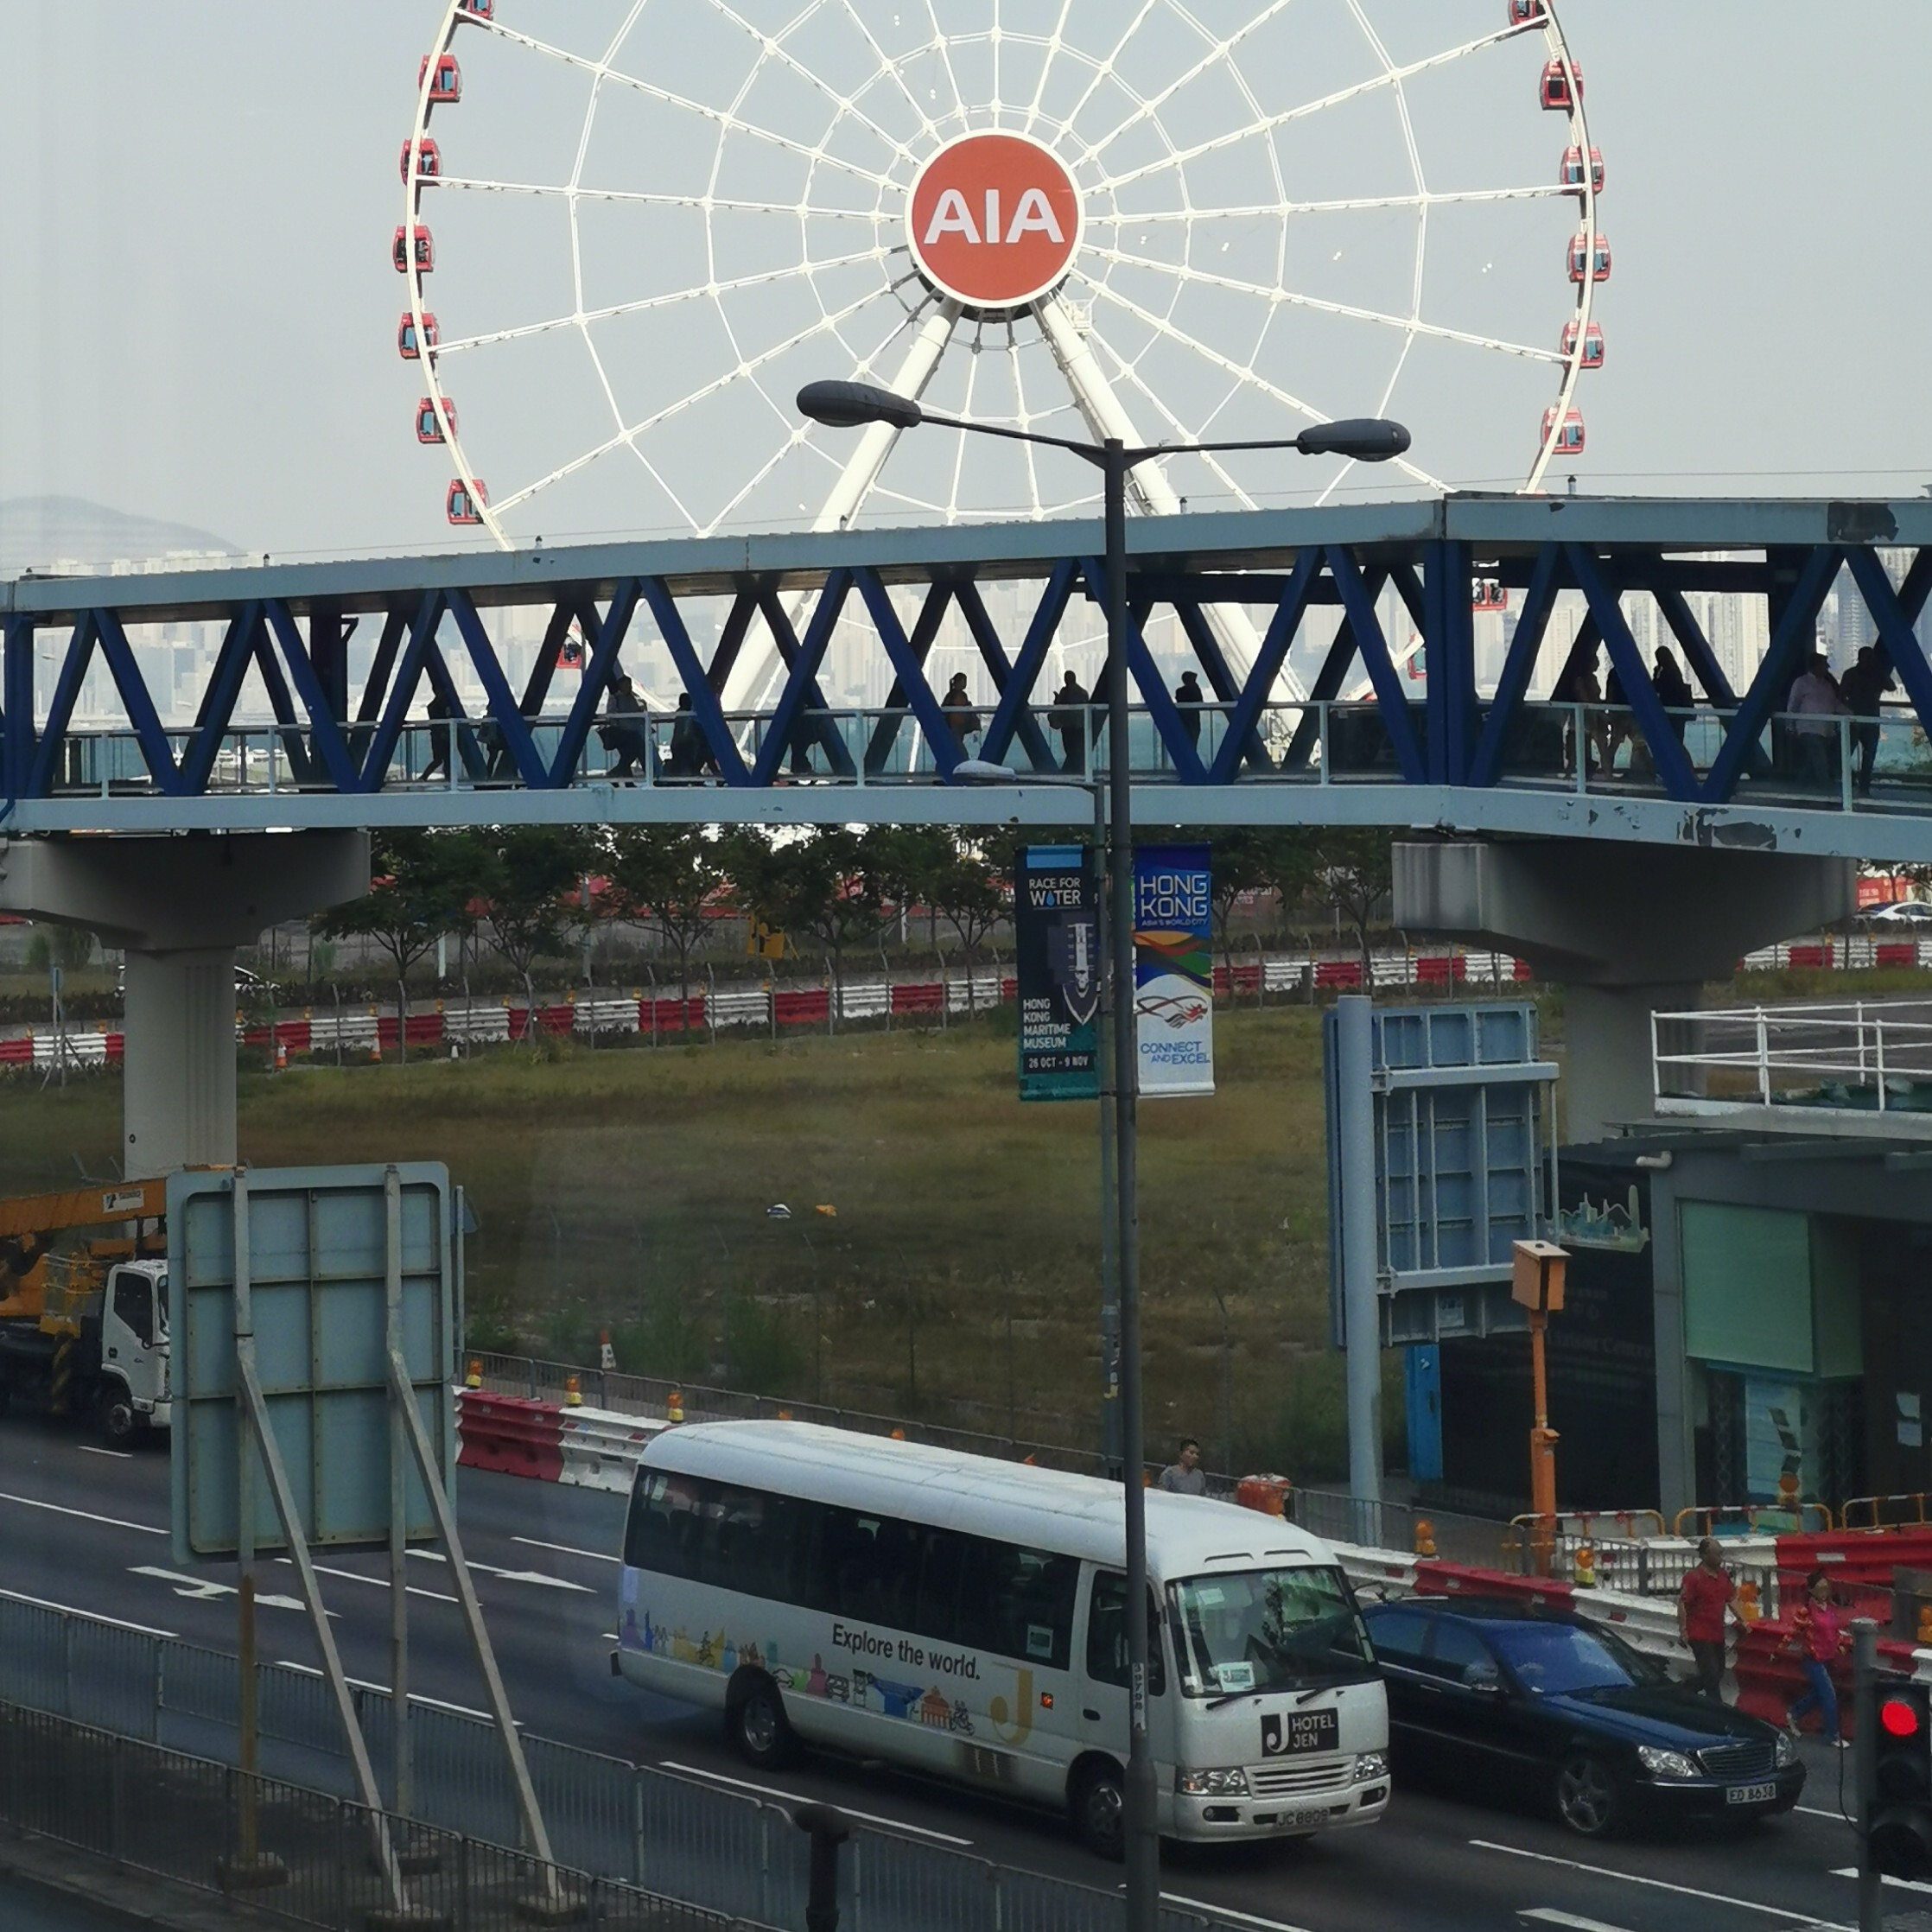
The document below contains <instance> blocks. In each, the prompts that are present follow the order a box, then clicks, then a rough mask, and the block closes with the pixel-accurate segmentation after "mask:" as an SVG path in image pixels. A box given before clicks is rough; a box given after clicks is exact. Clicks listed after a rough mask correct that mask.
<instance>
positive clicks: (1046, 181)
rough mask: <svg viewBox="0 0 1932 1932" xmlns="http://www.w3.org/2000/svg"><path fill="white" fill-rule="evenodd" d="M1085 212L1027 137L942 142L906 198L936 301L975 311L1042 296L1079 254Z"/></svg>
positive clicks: (1003, 308)
mask: <svg viewBox="0 0 1932 1932" xmlns="http://www.w3.org/2000/svg"><path fill="white" fill-rule="evenodd" d="M1085 226H1086V211H1085V208H1084V206H1083V204H1082V200H1081V195H1080V190H1079V188H1078V187H1077V186H1076V185H1075V183H1074V180H1073V176H1072V175H1071V173H1070V172H1069V171H1068V169H1067V167H1066V164H1065V162H1063V161H1062V160H1061V159H1060V158H1059V156H1058V155H1056V154H1055V153H1054V152H1053V150H1052V149H1051V148H1049V147H1047V146H1046V145H1045V143H1044V142H1039V141H1036V140H1033V138H1031V137H1028V136H1026V135H1021V134H1005V133H979V134H968V135H963V136H962V137H960V138H959V139H957V140H956V141H949V142H948V143H946V144H945V145H944V147H942V148H940V149H938V150H937V152H936V153H934V154H933V155H932V156H931V157H930V158H929V159H928V160H927V161H926V162H925V165H924V166H923V167H922V168H920V169H919V171H918V175H915V176H914V177H913V181H912V193H911V194H910V195H909V196H908V197H907V200H906V235H907V239H908V240H909V242H910V243H911V245H912V259H913V261H914V263H915V264H918V270H919V272H920V274H921V275H922V276H925V280H926V282H927V283H928V284H929V285H930V286H931V288H932V289H934V290H935V291H936V292H937V294H939V295H941V296H947V297H950V299H951V300H952V301H954V302H960V303H962V304H963V306H964V307H965V308H969V309H970V310H973V311H975V312H976V313H978V314H980V315H1002V314H1009V313H1011V312H1013V311H1014V310H1016V309H1021V308H1026V306H1027V304H1028V303H1030V302H1038V301H1039V298H1040V297H1041V296H1045V295H1048V294H1050V293H1051V292H1052V290H1053V289H1056V288H1058V286H1059V284H1060V283H1061V282H1062V281H1064V280H1065V276H1066V273H1067V270H1069V269H1070V268H1071V266H1072V265H1073V260H1074V257H1076V256H1077V254H1078V253H1079V251H1080V242H1081V238H1082V235H1083V233H1084V230H1085Z"/></svg>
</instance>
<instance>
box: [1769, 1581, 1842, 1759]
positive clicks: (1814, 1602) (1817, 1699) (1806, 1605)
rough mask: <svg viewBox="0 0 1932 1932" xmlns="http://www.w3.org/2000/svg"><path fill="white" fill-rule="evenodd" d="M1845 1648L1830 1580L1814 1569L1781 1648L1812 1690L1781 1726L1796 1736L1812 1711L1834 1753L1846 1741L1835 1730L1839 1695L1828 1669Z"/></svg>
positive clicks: (1840, 1749) (1821, 1732)
mask: <svg viewBox="0 0 1932 1932" xmlns="http://www.w3.org/2000/svg"><path fill="white" fill-rule="evenodd" d="M1844 1647H1845V1624H1844V1621H1843V1619H1842V1618H1841V1617H1840V1616H1839V1613H1838V1607H1837V1605H1834V1604H1833V1602H1832V1585H1831V1579H1830V1578H1829V1577H1828V1576H1827V1575H1826V1573H1824V1572H1823V1571H1822V1570H1814V1571H1813V1572H1812V1573H1811V1574H1810V1575H1809V1576H1808V1577H1807V1578H1806V1579H1805V1585H1804V1601H1803V1602H1802V1604H1800V1605H1798V1610H1797V1614H1796V1615H1795V1617H1793V1618H1792V1619H1791V1635H1790V1637H1789V1640H1788V1641H1787V1642H1786V1643H1785V1645H1784V1648H1785V1649H1787V1650H1789V1651H1795V1653H1796V1655H1797V1656H1798V1658H1799V1660H1800V1662H1802V1664H1803V1665H1804V1672H1805V1675H1806V1676H1807V1677H1808V1678H1809V1679H1810V1680H1811V1688H1810V1689H1809V1690H1808V1691H1807V1692H1806V1693H1805V1694H1804V1695H1803V1696H1802V1697H1801V1698H1799V1699H1798V1700H1797V1701H1796V1702H1795V1704H1793V1705H1792V1706H1791V1710H1790V1713H1789V1716H1787V1717H1786V1719H1785V1720H1784V1727H1785V1729H1786V1730H1787V1731H1789V1732H1790V1733H1791V1735H1792V1736H1793V1737H1794V1738H1795V1737H1796V1736H1797V1735H1798V1727H1799V1725H1801V1724H1802V1722H1803V1721H1804V1719H1806V1718H1807V1717H1808V1716H1809V1715H1810V1714H1811V1713H1812V1712H1814V1711H1815V1712H1817V1713H1818V1718H1819V1726H1818V1727H1819V1732H1820V1734H1821V1736H1822V1737H1823V1738H1825V1740H1826V1741H1827V1743H1828V1744H1830V1745H1831V1746H1832V1747H1833V1750H1836V1751H1843V1750H1844V1749H1845V1739H1844V1738H1843V1737H1842V1736H1841V1735H1840V1732H1839V1728H1838V1692H1837V1690H1836V1689H1835V1688H1834V1687H1833V1684H1832V1671H1831V1666H1832V1659H1833V1657H1835V1656H1837V1655H1838V1653H1839V1652H1840V1650H1841V1649H1844Z"/></svg>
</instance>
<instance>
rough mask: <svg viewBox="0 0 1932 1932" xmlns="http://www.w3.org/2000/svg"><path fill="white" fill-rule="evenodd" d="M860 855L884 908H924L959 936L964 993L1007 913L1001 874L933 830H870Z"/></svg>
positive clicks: (951, 836) (954, 838)
mask: <svg viewBox="0 0 1932 1932" xmlns="http://www.w3.org/2000/svg"><path fill="white" fill-rule="evenodd" d="M864 850H865V863H866V867H867V870H868V871H869V872H870V873H871V874H873V876H874V878H876V879H877V880H878V881H879V885H880V891H881V893H882V895H883V899H884V902H885V903H886V904H887V905H888V906H893V907H894V908H897V909H899V910H906V909H909V908H911V907H912V906H918V905H924V906H927V907H929V908H930V909H931V912H933V913H934V914H936V915H937V918H942V919H944V921H945V922H946V924H947V925H950V927H951V928H952V929H953V931H954V932H955V933H956V934H957V935H958V938H959V944H960V950H962V951H963V953H964V954H965V955H966V962H967V967H968V980H967V985H968V988H969V992H970V988H971V984H972V981H971V976H970V974H971V966H972V961H973V955H974V953H975V952H976V950H977V949H978V947H979V944H980V943H981V941H982V940H983V939H984V938H985V937H986V936H987V934H988V932H990V931H992V930H993V928H994V927H995V926H996V925H998V924H999V923H1000V921H1001V919H1003V918H1006V917H1007V912H1008V906H1007V893H1006V892H1005V891H1004V889H1003V888H1002V887H1001V877H1000V874H998V873H997V872H996V871H995V869H994V867H992V866H991V865H990V864H989V863H988V861H987V859H986V857H985V855H984V854H983V853H982V852H981V851H980V850H979V848H977V847H976V846H973V845H969V844H968V843H967V842H965V841H964V840H963V839H962V838H961V837H960V836H959V835H958V834H957V833H956V832H954V831H951V830H949V829H946V828H944V827H942V826H937V825H879V826H875V827H874V829H872V830H871V831H869V832H867V834H866V836H865V840H864Z"/></svg>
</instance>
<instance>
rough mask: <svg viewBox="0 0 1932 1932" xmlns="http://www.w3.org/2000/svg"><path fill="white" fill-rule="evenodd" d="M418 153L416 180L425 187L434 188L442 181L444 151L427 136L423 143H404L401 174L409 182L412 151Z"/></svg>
mask: <svg viewBox="0 0 1932 1932" xmlns="http://www.w3.org/2000/svg"><path fill="white" fill-rule="evenodd" d="M410 149H415V151H416V181H418V182H419V183H420V184H421V185H422V186H423V187H435V185H436V183H437V182H438V181H441V180H442V149H439V148H438V147H437V146H436V144H435V142H434V141H431V140H430V139H429V138H428V137H427V136H425V137H424V138H423V140H421V141H405V142H404V143H403V159H402V162H401V169H400V171H401V174H402V177H403V179H404V181H408V180H409V178H410Z"/></svg>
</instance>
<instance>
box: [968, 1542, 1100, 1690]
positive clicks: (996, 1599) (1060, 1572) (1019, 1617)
mask: <svg viewBox="0 0 1932 1932" xmlns="http://www.w3.org/2000/svg"><path fill="white" fill-rule="evenodd" d="M980 1548H981V1549H982V1550H983V1551H984V1552H985V1555H986V1562H985V1565H984V1567H982V1568H980V1569H979V1570H978V1572H977V1574H976V1576H975V1578H974V1579H973V1580H974V1583H975V1586H976V1587H974V1588H972V1589H971V1590H970V1591H969V1593H968V1596H967V1598H965V1599H964V1600H963V1602H962V1604H961V1606H960V1607H961V1610H962V1611H963V1613H964V1614H963V1617H962V1620H961V1621H962V1629H961V1630H960V1641H961V1642H962V1643H967V1644H970V1645H972V1646H973V1647H974V1648H975V1649H981V1650H997V1651H998V1652H1000V1653H1001V1656H1008V1657H1017V1658H1019V1659H1020V1660H1021V1661H1022V1662H1026V1663H1036V1664H1039V1665H1041V1666H1042V1667H1044V1668H1046V1669H1049V1670H1065V1668H1067V1662H1068V1659H1069V1657H1070V1656H1071V1653H1072V1649H1073V1595H1074V1592H1075V1590H1076V1588H1077V1586H1078V1585H1079V1581H1080V1564H1079V1560H1078V1559H1077V1558H1076V1557H1071V1556H1052V1555H1049V1554H1046V1553H1045V1551H1043V1550H1035V1549H1021V1548H1019V1547H1018V1546H1017V1545H1016V1544H1013V1543H994V1542H985V1543H982V1544H981V1545H980Z"/></svg>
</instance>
